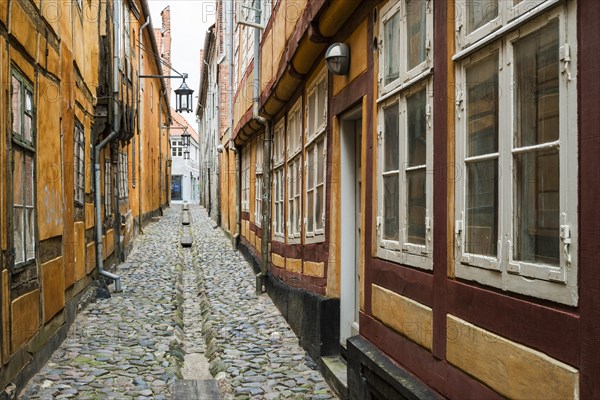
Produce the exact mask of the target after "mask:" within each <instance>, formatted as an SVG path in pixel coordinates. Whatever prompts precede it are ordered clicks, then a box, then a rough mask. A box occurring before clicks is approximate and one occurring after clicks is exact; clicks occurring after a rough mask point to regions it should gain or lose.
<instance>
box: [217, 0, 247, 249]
mask: <svg viewBox="0 0 600 400" xmlns="http://www.w3.org/2000/svg"><path fill="white" fill-rule="evenodd" d="M233 10H234V0H229V10H228V11H229V149H230V150H231V151H233V153H234V154H235V192H236V193H235V234H232V235H231V245H232V247H233V248H234V249H235V250H237V248H238V242H239V238H240V235H241V232H242V174H241V170H242V157H241V154H240V152H239V150H238V149H237V147H235V141H234V140H233V14H234V12H233ZM227 165H229V160H227ZM230 168H231V166H230ZM225 174H226V175H227V180H229V171H225ZM220 205H221V199H220V198H219V206H220ZM220 215H221V211H220V210H219V216H220ZM219 219H220V217H219ZM229 228H230V230H231V228H232V227H229Z"/></svg>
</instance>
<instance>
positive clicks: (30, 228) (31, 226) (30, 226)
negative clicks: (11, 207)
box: [25, 208, 35, 261]
mask: <svg viewBox="0 0 600 400" xmlns="http://www.w3.org/2000/svg"><path fill="white" fill-rule="evenodd" d="M25 213H26V217H27V218H26V219H27V230H26V231H25V234H26V238H25V243H26V249H27V254H26V258H27V260H28V261H29V260H33V259H34V258H35V220H34V213H33V208H27V209H25Z"/></svg>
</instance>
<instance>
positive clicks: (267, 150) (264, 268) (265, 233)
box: [252, 2, 272, 295]
mask: <svg viewBox="0 0 600 400" xmlns="http://www.w3.org/2000/svg"><path fill="white" fill-rule="evenodd" d="M261 14H262V10H261V2H258V5H257V9H256V16H255V18H254V21H255V23H256V25H257V26H256V27H255V28H254V99H253V109H252V115H253V118H254V120H255V121H256V122H258V123H259V124H261V125H262V126H264V127H265V135H264V141H263V146H264V148H263V183H262V185H263V187H262V194H263V198H262V201H261V205H262V221H261V226H262V239H261V249H260V250H261V251H260V252H261V258H260V272H259V273H258V274H257V275H256V294H257V295H261V294H262V293H264V292H265V291H266V290H265V279H266V277H267V273H268V271H269V238H270V237H271V207H270V206H271V190H270V188H271V134H272V132H271V122H270V121H269V120H268V119H266V118H264V117H262V116H260V115H259V100H260V33H261V28H259V26H260V19H261Z"/></svg>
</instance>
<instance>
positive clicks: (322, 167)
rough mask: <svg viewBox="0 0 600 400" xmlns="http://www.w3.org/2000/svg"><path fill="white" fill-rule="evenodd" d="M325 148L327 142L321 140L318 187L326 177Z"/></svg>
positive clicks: (318, 148) (318, 147)
mask: <svg viewBox="0 0 600 400" xmlns="http://www.w3.org/2000/svg"><path fill="white" fill-rule="evenodd" d="M324 147H325V141H324V140H321V141H320V142H319V143H317V185H318V184H320V183H323V178H324V176H325V157H326V156H325V154H323V150H324Z"/></svg>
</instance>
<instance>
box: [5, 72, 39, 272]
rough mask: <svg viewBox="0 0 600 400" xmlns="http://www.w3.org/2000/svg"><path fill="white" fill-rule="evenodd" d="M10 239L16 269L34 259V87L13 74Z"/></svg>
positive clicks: (15, 73)
mask: <svg viewBox="0 0 600 400" xmlns="http://www.w3.org/2000/svg"><path fill="white" fill-rule="evenodd" d="M11 102H12V139H13V140H12V144H13V146H12V148H13V151H12V155H13V224H14V230H13V239H14V243H13V245H14V251H15V260H14V265H15V267H18V266H22V265H26V264H29V263H31V262H32V261H33V260H35V245H36V230H35V151H36V146H35V118H34V101H33V88H32V86H31V84H30V83H29V82H28V81H27V80H26V79H25V78H24V77H23V76H21V75H20V74H19V73H18V72H17V71H15V70H13V73H12V95H11Z"/></svg>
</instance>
